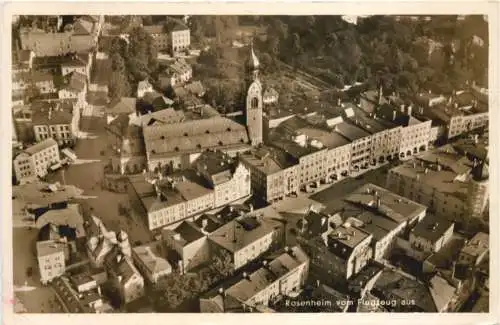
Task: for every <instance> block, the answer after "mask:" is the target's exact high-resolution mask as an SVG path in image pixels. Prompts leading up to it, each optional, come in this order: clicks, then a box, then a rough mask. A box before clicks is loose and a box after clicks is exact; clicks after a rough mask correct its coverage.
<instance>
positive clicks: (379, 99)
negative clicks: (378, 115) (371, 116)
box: [378, 84, 384, 105]
mask: <svg viewBox="0 0 500 325" xmlns="http://www.w3.org/2000/svg"><path fill="white" fill-rule="evenodd" d="M383 96H384V91H383V90H382V84H380V87H379V89H378V104H379V105H381V104H382V97H383Z"/></svg>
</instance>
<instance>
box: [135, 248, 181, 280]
mask: <svg viewBox="0 0 500 325" xmlns="http://www.w3.org/2000/svg"><path fill="white" fill-rule="evenodd" d="M132 250H133V251H134V253H135V255H136V256H137V258H139V259H140V260H141V261H142V262H143V263H144V264H145V265H146V268H147V269H148V271H149V272H151V274H156V273H159V272H163V271H165V270H172V266H171V265H170V263H169V262H168V261H167V260H166V259H165V257H166V256H163V250H162V242H159V241H156V242H151V243H149V244H146V245H142V246H136V247H134V248H133V249H132Z"/></svg>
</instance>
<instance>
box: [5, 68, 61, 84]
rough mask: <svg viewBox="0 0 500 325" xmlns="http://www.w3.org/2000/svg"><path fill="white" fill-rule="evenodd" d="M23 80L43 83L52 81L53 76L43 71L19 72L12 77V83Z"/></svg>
mask: <svg viewBox="0 0 500 325" xmlns="http://www.w3.org/2000/svg"><path fill="white" fill-rule="evenodd" d="M19 80H23V81H25V82H34V83H37V82H45V81H49V82H50V81H53V80H54V75H53V74H52V73H48V72H44V71H31V72H20V73H17V74H15V75H14V81H19Z"/></svg>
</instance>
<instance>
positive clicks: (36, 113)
mask: <svg viewBox="0 0 500 325" xmlns="http://www.w3.org/2000/svg"><path fill="white" fill-rule="evenodd" d="M31 109H32V112H33V113H32V123H33V125H40V124H43V125H47V124H71V121H72V119H73V104H72V103H71V102H69V101H54V102H48V101H37V102H35V103H33V104H32V106H31ZM49 112H50V114H49Z"/></svg>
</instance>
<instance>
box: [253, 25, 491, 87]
mask: <svg viewBox="0 0 500 325" xmlns="http://www.w3.org/2000/svg"><path fill="white" fill-rule="evenodd" d="M259 22H260V23H261V24H265V25H266V26H267V31H268V32H267V40H266V41H264V42H259V49H260V50H261V51H264V52H266V53H268V54H269V55H270V56H271V58H272V59H279V60H282V61H284V62H286V63H288V64H290V65H293V66H295V67H298V68H300V69H302V70H305V71H307V72H309V73H311V74H313V75H316V76H318V77H320V78H322V79H324V80H325V81H328V82H329V83H331V84H334V85H336V86H337V87H338V88H342V87H343V85H344V84H352V83H353V82H355V81H364V82H370V83H372V84H380V83H382V84H383V85H384V86H385V88H387V89H388V90H391V91H392V90H395V89H399V90H401V89H407V90H408V91H410V92H415V91H418V90H419V89H422V88H431V89H433V90H436V91H441V92H451V89H452V88H456V87H460V86H463V84H464V83H465V81H466V80H478V81H479V80H483V78H484V75H485V69H486V66H487V55H488V46H487V42H488V31H487V27H488V26H487V23H486V22H485V21H484V20H483V17H482V16H466V17H465V19H463V20H460V19H458V18H457V17H456V16H439V17H437V16H436V17H432V19H431V20H427V19H424V18H422V19H418V20H415V19H411V18H409V17H399V18H398V19H396V17H394V16H371V17H367V18H364V19H361V20H360V21H359V23H358V24H357V25H353V24H349V23H347V22H345V21H344V20H343V19H342V18H341V17H340V16H282V17H266V16H264V17H262V19H260V20H259ZM474 36H476V37H479V39H480V40H482V41H484V44H482V45H481V44H477V42H473V41H472V40H473V39H474ZM476 39H477V38H476ZM479 42H480V41H479Z"/></svg>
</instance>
